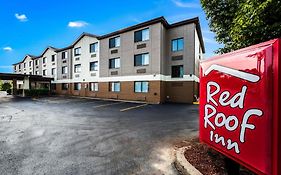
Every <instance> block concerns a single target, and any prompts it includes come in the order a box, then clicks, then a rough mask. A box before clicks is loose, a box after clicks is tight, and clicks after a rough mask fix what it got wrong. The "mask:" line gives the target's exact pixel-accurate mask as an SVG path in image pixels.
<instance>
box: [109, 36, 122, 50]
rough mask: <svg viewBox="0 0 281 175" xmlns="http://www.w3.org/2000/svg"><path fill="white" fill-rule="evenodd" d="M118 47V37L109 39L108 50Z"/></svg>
mask: <svg viewBox="0 0 281 175" xmlns="http://www.w3.org/2000/svg"><path fill="white" fill-rule="evenodd" d="M119 46H120V36H117V37H115V38H111V39H109V48H114V47H119Z"/></svg>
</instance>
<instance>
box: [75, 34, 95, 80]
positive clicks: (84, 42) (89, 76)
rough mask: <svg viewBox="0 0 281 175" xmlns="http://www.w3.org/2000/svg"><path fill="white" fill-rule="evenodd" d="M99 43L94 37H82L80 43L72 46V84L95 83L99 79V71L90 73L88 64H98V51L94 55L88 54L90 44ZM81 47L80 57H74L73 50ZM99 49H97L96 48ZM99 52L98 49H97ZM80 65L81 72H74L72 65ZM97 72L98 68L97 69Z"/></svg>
mask: <svg viewBox="0 0 281 175" xmlns="http://www.w3.org/2000/svg"><path fill="white" fill-rule="evenodd" d="M96 42H98V43H99V41H98V40H97V38H95V37H90V36H84V37H83V38H82V39H80V41H79V42H78V43H77V44H75V45H74V47H73V50H72V55H73V57H72V62H73V64H72V75H73V81H74V82H83V81H86V82H89V81H97V79H98V77H99V71H90V62H93V61H98V62H99V51H97V52H95V53H90V44H93V43H96ZM79 47H81V55H79V56H74V49H75V48H79ZM98 48H99V47H98ZM98 50H99V49H98ZM76 64H81V72H80V73H75V72H74V65H76ZM98 70H99V67H98Z"/></svg>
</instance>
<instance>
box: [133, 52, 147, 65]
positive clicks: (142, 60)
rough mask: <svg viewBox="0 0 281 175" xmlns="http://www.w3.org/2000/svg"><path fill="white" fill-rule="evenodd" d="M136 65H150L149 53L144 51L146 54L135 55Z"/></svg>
mask: <svg viewBox="0 0 281 175" xmlns="http://www.w3.org/2000/svg"><path fill="white" fill-rule="evenodd" d="M134 65H135V66H146V65H149V54H148V53H144V54H139V55H135V60H134Z"/></svg>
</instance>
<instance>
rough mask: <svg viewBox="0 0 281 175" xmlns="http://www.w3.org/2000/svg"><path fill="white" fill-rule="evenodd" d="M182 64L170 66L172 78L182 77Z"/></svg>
mask: <svg viewBox="0 0 281 175" xmlns="http://www.w3.org/2000/svg"><path fill="white" fill-rule="evenodd" d="M183 74H184V72H183V65H178V66H172V78H183Z"/></svg>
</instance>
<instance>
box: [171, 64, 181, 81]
mask: <svg viewBox="0 0 281 175" xmlns="http://www.w3.org/2000/svg"><path fill="white" fill-rule="evenodd" d="M175 67H180V68H182V75H181V70H179V73H180V75H179V76H173V75H174V74H173V68H175ZM183 76H184V66H183V65H173V66H171V78H183Z"/></svg>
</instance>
